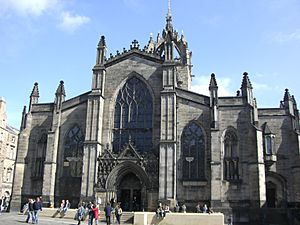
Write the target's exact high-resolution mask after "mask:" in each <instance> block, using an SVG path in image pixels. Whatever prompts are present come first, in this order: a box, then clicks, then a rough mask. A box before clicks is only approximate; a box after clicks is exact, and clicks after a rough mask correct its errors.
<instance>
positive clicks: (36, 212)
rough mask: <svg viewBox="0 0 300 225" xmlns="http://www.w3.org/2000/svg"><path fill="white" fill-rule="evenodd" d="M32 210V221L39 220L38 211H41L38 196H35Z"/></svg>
mask: <svg viewBox="0 0 300 225" xmlns="http://www.w3.org/2000/svg"><path fill="white" fill-rule="evenodd" d="M33 211H34V222H35V223H38V222H39V213H40V211H42V202H41V199H40V198H39V197H37V198H36V201H35V202H34V203H33Z"/></svg>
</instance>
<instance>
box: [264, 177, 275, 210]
mask: <svg viewBox="0 0 300 225" xmlns="http://www.w3.org/2000/svg"><path fill="white" fill-rule="evenodd" d="M266 191H267V196H266V197H267V207H269V208H275V207H276V199H277V197H276V185H275V184H274V183H273V182H271V181H269V182H267V188H266Z"/></svg>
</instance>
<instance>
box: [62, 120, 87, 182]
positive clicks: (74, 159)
mask: <svg viewBox="0 0 300 225" xmlns="http://www.w3.org/2000/svg"><path fill="white" fill-rule="evenodd" d="M83 142H84V135H83V133H82V132H81V130H80V128H79V127H78V126H74V127H73V128H72V129H71V130H70V131H69V132H68V134H67V136H66V138H65V151H64V161H65V162H68V165H69V170H66V171H68V173H67V174H65V175H70V176H72V177H81V175H82V158H83Z"/></svg>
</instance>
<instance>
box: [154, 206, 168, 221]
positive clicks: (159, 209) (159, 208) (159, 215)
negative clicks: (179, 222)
mask: <svg viewBox="0 0 300 225" xmlns="http://www.w3.org/2000/svg"><path fill="white" fill-rule="evenodd" d="M165 216H166V213H165V210H164V209H163V207H162V204H161V203H159V204H158V206H157V209H156V217H157V219H159V218H163V219H164V218H165Z"/></svg>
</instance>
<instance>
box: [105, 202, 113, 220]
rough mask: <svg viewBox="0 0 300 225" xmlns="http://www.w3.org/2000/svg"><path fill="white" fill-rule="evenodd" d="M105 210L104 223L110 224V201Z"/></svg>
mask: <svg viewBox="0 0 300 225" xmlns="http://www.w3.org/2000/svg"><path fill="white" fill-rule="evenodd" d="M104 212H105V218H106V224H107V225H111V212H112V207H111V206H110V203H109V202H108V203H107V204H106V206H105V208H104Z"/></svg>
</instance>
